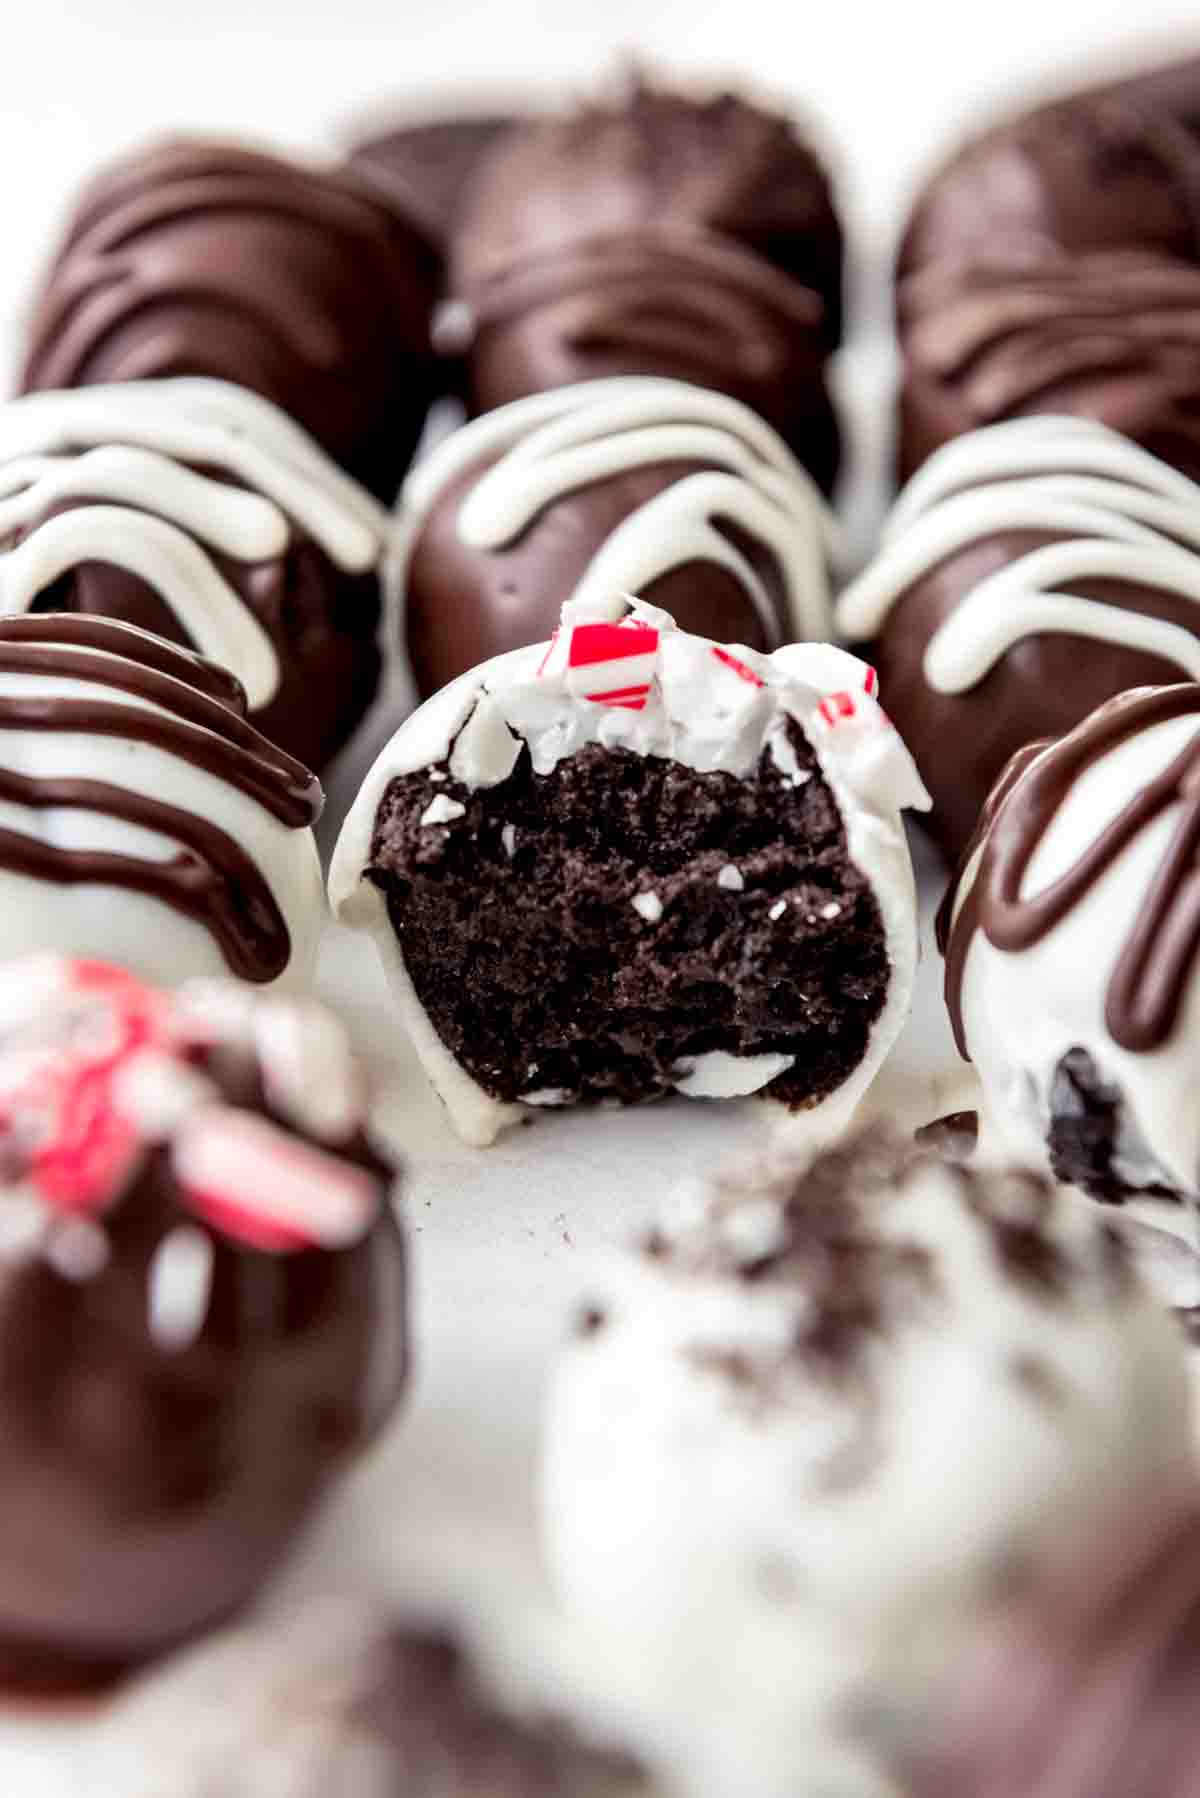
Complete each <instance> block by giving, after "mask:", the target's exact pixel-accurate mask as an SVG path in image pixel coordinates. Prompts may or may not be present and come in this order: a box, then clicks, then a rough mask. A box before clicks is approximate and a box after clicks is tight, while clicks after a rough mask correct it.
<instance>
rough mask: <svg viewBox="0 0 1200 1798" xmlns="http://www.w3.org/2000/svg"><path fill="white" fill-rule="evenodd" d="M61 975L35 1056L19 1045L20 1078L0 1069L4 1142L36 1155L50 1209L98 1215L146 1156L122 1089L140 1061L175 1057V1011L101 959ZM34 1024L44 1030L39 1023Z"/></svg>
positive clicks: (35, 1177) (31, 1175) (36, 1176)
mask: <svg viewBox="0 0 1200 1798" xmlns="http://www.w3.org/2000/svg"><path fill="white" fill-rule="evenodd" d="M62 974H63V978H62V980H61V982H60V983H58V984H57V995H58V996H57V997H56V998H53V999H52V1001H51V1003H50V1006H49V1008H48V1014H47V1018H46V1028H45V1030H44V1033H43V1034H42V1035H41V1036H40V1037H38V1038H35V1040H34V1042H33V1044H32V1052H31V1053H30V1054H29V1055H27V1056H22V1054H21V1053H20V1047H19V1045H15V1046H13V1048H12V1050H11V1052H10V1054H9V1056H8V1057H7V1058H6V1059H7V1063H8V1068H9V1069H10V1070H12V1077H11V1078H4V1077H3V1073H2V1072H0V1137H3V1136H8V1137H9V1138H10V1140H12V1141H13V1143H14V1145H15V1147H16V1148H17V1150H18V1153H20V1154H21V1155H23V1156H27V1157H28V1166H27V1170H26V1178H27V1179H28V1180H29V1182H30V1184H31V1185H32V1186H33V1187H34V1189H35V1190H36V1192H37V1193H38V1195H39V1197H40V1198H42V1199H43V1200H44V1202H45V1203H46V1204H48V1205H51V1206H53V1207H55V1208H56V1209H58V1210H62V1211H82V1212H90V1213H96V1212H100V1211H103V1210H105V1209H107V1207H108V1206H109V1205H110V1204H111V1203H112V1202H113V1200H114V1199H115V1198H116V1197H117V1195H118V1193H119V1192H120V1191H121V1189H122V1187H123V1186H124V1185H125V1183H126V1181H127V1179H128V1177H129V1175H130V1173H131V1171H132V1169H133V1167H134V1165H135V1164H136V1162H137V1160H138V1158H139V1155H140V1152H141V1135H140V1132H139V1130H138V1128H137V1126H136V1123H135V1122H134V1121H133V1120H132V1119H131V1118H130V1117H129V1116H128V1115H127V1114H126V1113H125V1112H124V1111H123V1109H122V1107H121V1106H120V1104H119V1103H118V1101H117V1098H116V1092H115V1088H116V1085H117V1082H118V1080H119V1078H120V1077H121V1075H122V1074H123V1073H124V1071H125V1070H126V1069H128V1068H129V1067H130V1066H132V1065H133V1063H135V1062H136V1061H137V1060H138V1059H139V1058H140V1057H142V1056H144V1055H147V1054H164V1053H165V1054H170V1053H171V1052H172V1048H171V1044H170V1039H169V1009H168V1004H167V1001H166V1000H165V999H164V997H163V995H162V994H160V993H157V992H155V991H154V989H153V988H151V987H147V986H144V985H143V984H142V983H141V982H140V981H138V980H135V979H134V978H133V977H132V976H131V975H129V974H127V973H125V972H124V971H123V970H122V969H119V968H110V967H108V966H106V965H105V964H104V963H102V962H86V961H78V962H65V963H63V965H62ZM72 995H77V1000H76V999H73V998H72ZM28 1022H29V1024H30V1026H31V1028H33V1029H35V1030H36V1028H37V1025H38V1020H37V1019H36V1018H35V1017H31V1018H30V1019H29V1020H28ZM56 1027H57V1028H56Z"/></svg>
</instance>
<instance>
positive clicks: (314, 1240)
mask: <svg viewBox="0 0 1200 1798" xmlns="http://www.w3.org/2000/svg"><path fill="white" fill-rule="evenodd" d="M171 1159H172V1166H173V1168H174V1171H175V1177H176V1179H177V1180H178V1182H179V1185H180V1188H181V1190H182V1192H183V1196H184V1200H185V1202H186V1203H187V1205H188V1207H189V1208H190V1209H191V1210H192V1211H193V1212H194V1213H195V1214H196V1216H197V1217H200V1218H202V1219H203V1220H204V1221H205V1222H206V1223H209V1224H212V1225H213V1226H215V1227H216V1228H217V1229H219V1230H220V1231H221V1232H222V1234H223V1235H225V1236H228V1237H231V1238H233V1239H234V1240H235V1241H239V1242H243V1243H245V1244H246V1245H247V1246H248V1247H250V1248H255V1249H262V1250H266V1251H268V1252H273V1253H287V1252H289V1251H292V1250H296V1249H307V1248H325V1249H336V1248H345V1247H347V1246H348V1245H349V1244H350V1243H353V1242H357V1241H358V1240H359V1239H360V1238H361V1237H362V1236H364V1235H365V1234H366V1232H367V1230H368V1229H369V1228H370V1227H371V1225H372V1223H373V1222H374V1221H375V1216H376V1213H377V1211H378V1208H379V1190H378V1187H377V1185H376V1182H375V1181H374V1180H373V1179H372V1178H371V1176H370V1175H369V1174H368V1173H366V1172H364V1170H363V1169H362V1168H359V1167H354V1166H352V1165H351V1164H349V1163H348V1162H345V1161H341V1160H339V1159H338V1158H337V1157H336V1156H333V1155H329V1154H326V1152H325V1151H324V1150H323V1149H318V1148H315V1147H314V1146H313V1145H312V1144H311V1143H305V1142H298V1141H296V1139H295V1138H293V1137H290V1136H287V1135H285V1133H284V1132H283V1131H282V1130H280V1129H279V1128H278V1127H277V1126H276V1125H275V1124H272V1123H271V1122H270V1121H269V1119H267V1118H261V1117H256V1116H254V1115H253V1114H252V1113H250V1112H245V1111H237V1110H234V1109H233V1108H232V1107H230V1106H225V1105H212V1106H207V1107H205V1109H204V1110H202V1111H200V1112H198V1113H197V1114H196V1115H195V1117H193V1118H191V1119H189V1121H188V1124H187V1125H186V1127H185V1128H184V1130H182V1131H181V1132H180V1134H179V1135H178V1136H177V1138H176V1140H175V1143H174V1146H173V1149H172V1157H171Z"/></svg>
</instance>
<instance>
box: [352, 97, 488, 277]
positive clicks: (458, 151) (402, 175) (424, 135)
mask: <svg viewBox="0 0 1200 1798" xmlns="http://www.w3.org/2000/svg"><path fill="white" fill-rule="evenodd" d="M515 123H516V120H515V119H514V118H512V117H511V116H509V115H507V114H503V113H483V114H479V115H476V116H471V117H466V118H448V119H436V120H431V121H429V122H427V123H425V124H421V125H405V126H400V127H398V128H396V129H394V130H391V131H384V132H381V133H379V134H378V135H372V136H370V137H366V138H363V139H362V141H361V142H359V143H356V144H355V145H354V147H353V148H352V150H351V151H350V155H349V159H348V160H349V162H350V166H351V167H352V168H353V169H354V170H355V171H356V172H357V173H358V174H359V175H361V176H362V178H363V179H364V181H369V182H370V183H371V185H372V186H373V187H374V188H375V189H376V191H377V192H378V193H380V194H381V195H382V196H383V197H384V198H385V199H386V200H387V201H388V203H389V205H391V206H394V207H395V208H396V209H397V210H398V211H399V212H400V213H401V214H402V215H403V216H405V217H408V218H415V219H416V220H417V221H418V223H419V224H420V226H421V228H422V230H423V231H424V232H425V233H426V235H427V236H429V237H430V238H432V239H433V241H434V242H435V243H438V244H444V243H445V242H446V239H447V236H448V234H449V233H450V232H451V231H452V230H453V228H454V227H455V225H456V223H457V221H458V216H459V212H460V210H461V207H462V202H463V198H464V196H465V194H466V191H467V189H468V188H469V186H470V184H471V181H472V179H473V178H474V176H475V173H476V170H477V169H478V167H479V165H480V163H481V162H482V161H483V159H484V157H485V156H488V155H490V154H492V153H493V152H494V150H495V149H496V147H497V146H498V145H499V143H500V141H501V140H502V138H503V137H504V136H505V134H506V133H507V132H508V131H509V130H511V128H512V127H513V125H514V124H515Z"/></svg>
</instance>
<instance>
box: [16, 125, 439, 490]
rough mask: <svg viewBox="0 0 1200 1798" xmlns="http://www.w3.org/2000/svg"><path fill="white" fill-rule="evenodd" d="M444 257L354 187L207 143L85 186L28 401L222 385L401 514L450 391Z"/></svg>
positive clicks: (148, 159)
mask: <svg viewBox="0 0 1200 1798" xmlns="http://www.w3.org/2000/svg"><path fill="white" fill-rule="evenodd" d="M439 266H440V265H439V257H438V255H437V252H436V250H435V249H434V247H433V246H432V245H431V244H430V243H428V242H427V241H426V238H425V236H424V235H423V233H421V232H420V231H419V230H418V228H417V227H416V226H415V225H414V224H412V223H406V222H405V221H404V220H402V219H401V218H400V217H399V216H398V215H397V214H396V213H395V212H394V211H393V210H392V209H391V208H389V207H386V206H384V205H382V204H381V203H380V202H379V201H378V200H377V199H376V198H375V196H374V195H373V194H372V193H371V192H370V190H369V189H368V188H366V187H364V186H363V184H362V183H361V182H359V181H357V180H356V179H355V178H354V177H353V176H352V175H351V174H349V173H347V172H331V171H325V170H321V169H317V168H308V167H304V166H301V165H300V164H296V163H289V162H286V161H284V160H282V159H281V158H278V157H274V156H268V155H263V154H260V153H257V152H254V151H249V150H244V149H241V148H239V147H237V146H235V145H230V144H223V143H210V142H205V141H203V140H197V141H189V140H180V141H170V142H166V143H162V144H157V145H153V146H151V147H150V148H148V149H144V150H140V151H138V152H136V153H135V154H133V155H131V156H129V157H127V158H125V159H124V160H123V161H121V162H118V163H116V164H115V165H114V166H113V167H111V168H110V169H108V170H107V171H106V172H105V173H104V174H102V175H101V176H99V177H98V178H97V180H95V181H94V182H93V183H92V184H91V186H90V187H88V188H87V189H86V190H85V192H84V194H83V196H82V198H81V199H80V201H79V203H78V204H77V206H76V209H75V213H74V215H73V217H72V218H71V220H70V223H69V224H68V227H67V230H66V233H65V235H64V237H63V240H62V242H61V243H60V245H59V247H58V250H57V252H56V253H55V256H54V259H53V261H52V263H51V265H50V268H49V269H48V271H47V273H46V276H45V279H44V281H43V285H42V289H41V293H40V295H39V297H38V301H37V306H36V309H35V312H34V316H33V321H32V327H31V333H30V338H29V344H28V350H27V353H26V358H25V364H24V368H23V371H22V374H21V387H22V390H31V389H34V388H54V387H79V386H90V385H95V384H96V383H98V382H110V381H134V380H145V379H147V378H155V377H159V376H164V375H213V376H217V377H219V378H221V379H223V380H227V381H232V382H235V383H236V384H237V385H239V386H241V387H247V388H249V389H250V390H251V391H252V392H254V393H258V394H261V395H262V396H263V397H264V398H266V399H269V400H272V401H273V402H274V403H275V404H276V405H277V406H280V407H281V408H282V409H283V410H284V411H285V412H287V413H289V414H290V415H291V416H292V417H293V418H295V419H296V420H297V421H298V422H299V423H300V424H302V425H303V426H304V427H305V429H306V430H307V431H309V433H310V434H311V435H312V436H313V437H315V438H316V440H317V442H318V443H319V444H321V446H322V447H323V448H324V449H325V450H326V451H327V452H328V453H329V454H330V455H331V456H332V457H333V458H334V460H335V461H337V462H339V463H340V464H341V465H342V466H343V467H344V468H345V469H347V470H348V471H349V472H350V473H351V474H353V475H355V476H356V477H357V478H358V479H359V480H360V481H362V482H363V483H364V484H365V485H366V486H367V487H369V488H370V489H371V491H372V492H374V493H376V494H377V495H378V496H379V497H380V498H381V499H384V500H390V499H391V498H392V497H393V495H394V494H395V491H396V488H397V487H398V485H399V483H400V479H401V476H402V475H403V473H404V470H405V469H406V467H407V466H408V463H409V460H410V458H411V456H412V451H413V449H414V447H415V445H416V442H417V439H418V437H419V436H420V433H421V429H422V426H423V424H424V421H425V415H426V412H427V411H428V408H429V404H430V401H431V400H432V398H433V397H434V396H435V394H436V392H437V389H438V377H437V373H436V363H435V361H434V358H433V355H432V351H431V347H430V339H429V324H430V317H431V314H432V310H433V306H434V304H435V302H436V299H437V292H438V284H439V280H440V273H439Z"/></svg>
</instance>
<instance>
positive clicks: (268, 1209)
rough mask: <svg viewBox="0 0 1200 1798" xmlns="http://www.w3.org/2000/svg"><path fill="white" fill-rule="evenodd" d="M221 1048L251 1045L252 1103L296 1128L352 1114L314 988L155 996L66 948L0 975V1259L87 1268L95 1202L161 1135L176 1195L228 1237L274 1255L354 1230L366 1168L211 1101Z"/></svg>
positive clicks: (98, 1217)
mask: <svg viewBox="0 0 1200 1798" xmlns="http://www.w3.org/2000/svg"><path fill="white" fill-rule="evenodd" d="M226 1045H228V1046H231V1047H237V1048H239V1049H242V1050H244V1051H245V1052H246V1053H248V1054H250V1055H252V1056H253V1058H254V1061H255V1063H256V1064H257V1067H258V1070H259V1077H260V1079H261V1082H262V1087H263V1091H264V1093H265V1095H266V1098H267V1103H268V1104H269V1105H270V1106H271V1107H272V1108H273V1109H274V1111H275V1112H276V1114H277V1115H278V1116H280V1117H282V1118H284V1119H285V1120H287V1122H288V1123H289V1124H293V1125H295V1126H296V1127H297V1128H298V1129H300V1130H302V1131H304V1132H305V1133H306V1134H307V1136H310V1137H316V1138H318V1139H319V1140H320V1141H322V1142H328V1143H337V1142H348V1141H350V1140H351V1139H352V1138H353V1137H354V1136H355V1134H356V1133H357V1132H359V1131H360V1130H361V1129H362V1128H363V1127H364V1125H365V1123H366V1121H367V1114H368V1096H367V1092H366V1088H365V1085H364V1083H363V1080H362V1075H361V1070H360V1069H359V1066H358V1063H357V1061H356V1059H355V1057H354V1056H353V1054H352V1053H351V1050H350V1046H349V1043H348V1041H347V1039H346V1037H345V1034H344V1032H343V1030H342V1027H341V1025H340V1024H339V1023H338V1022H337V1021H336V1020H335V1019H333V1018H332V1017H331V1016H329V1014H328V1013H326V1012H325V1011H324V1010H323V1008H321V1007H320V1006H318V1005H316V1004H315V1002H313V1001H309V1000H304V999H298V998H292V997H284V996H281V995H279V994H265V995H258V994H255V993H253V992H252V991H251V990H250V989H249V988H246V987H243V986H241V985H239V984H237V983H236V982H232V981H200V982H195V983H191V984H190V985H189V986H188V987H185V988H184V989H182V990H181V991H180V992H179V993H176V994H168V993H164V992H160V991H158V990H157V989H155V988H153V987H150V986H146V985H144V984H143V983H142V982H140V981H138V980H135V979H134V978H133V977H132V976H130V975H127V974H125V973H124V972H122V971H121V970H118V969H106V968H104V967H103V966H102V965H100V964H96V963H86V962H73V961H70V960H68V959H66V958H54V957H40V958H35V962H33V963H19V962H18V963H14V964H10V965H9V966H8V967H6V968H5V969H4V970H2V971H0V1148H2V1149H3V1156H4V1160H3V1165H4V1166H5V1168H6V1170H7V1186H6V1189H0V1257H2V1258H4V1259H9V1260H12V1259H22V1258H24V1257H25V1256H26V1255H27V1254H29V1253H39V1254H42V1255H44V1257H45V1259H46V1260H47V1261H48V1262H49V1264H50V1265H51V1266H53V1267H54V1268H56V1269H57V1271H59V1272H60V1273H61V1274H63V1276H64V1277H65V1278H68V1279H72V1280H85V1279H90V1278H92V1277H93V1276H94V1275H95V1274H96V1273H97V1272H99V1271H100V1269H101V1268H102V1267H103V1266H104V1264H105V1262H106V1260H107V1256H108V1241H107V1237H106V1234H105V1230H104V1227H103V1220H104V1217H105V1214H106V1213H107V1212H108V1211H109V1210H110V1209H111V1207H112V1206H113V1205H114V1204H116V1202H117V1201H118V1200H119V1199H120V1198H121V1196H122V1194H123V1193H124V1192H125V1191H126V1190H127V1189H128V1188H129V1187H130V1186H131V1185H132V1184H133V1182H134V1181H135V1180H136V1178H137V1176H138V1175H139V1173H140V1171H141V1169H142V1167H143V1166H144V1163H145V1158H146V1156H147V1155H148V1154H150V1153H152V1152H153V1151H154V1150H155V1149H156V1148H157V1147H158V1146H159V1145H161V1144H167V1143H170V1144H172V1148H173V1152H175V1153H178V1152H179V1151H180V1147H181V1145H183V1154H184V1159H185V1162H186V1165H187V1168H188V1169H189V1170H190V1171H189V1173H188V1178H187V1179H186V1180H181V1185H182V1186H183V1187H184V1188H185V1189H186V1190H185V1191H184V1192H183V1194H182V1203H183V1204H184V1205H185V1206H187V1205H191V1206H192V1208H193V1210H194V1211H195V1212H196V1214H197V1216H203V1217H204V1219H205V1221H207V1222H209V1223H210V1224H213V1225H214V1226H215V1227H216V1228H217V1229H219V1230H221V1231H223V1232H224V1233H225V1234H227V1235H229V1236H231V1237H233V1238H235V1239H236V1240H238V1241H239V1242H245V1243H250V1244H252V1245H254V1246H261V1247H263V1248H266V1249H270V1250H275V1251H278V1250H282V1249H284V1248H300V1247H311V1246H320V1247H341V1246H343V1245H344V1244H346V1243H347V1242H349V1241H352V1240H355V1239H357V1237H358V1236H361V1235H363V1234H364V1233H365V1232H366V1230H367V1229H368V1228H369V1227H370V1224H371V1222H372V1221H373V1219H374V1217H375V1215H376V1212H377V1209H378V1205H379V1203H380V1195H379V1191H378V1182H377V1181H376V1179H375V1178H374V1176H373V1175H371V1174H369V1173H367V1172H366V1171H364V1170H363V1169H361V1168H359V1167H358V1166H356V1165H354V1164H352V1163H348V1162H346V1161H345V1160H342V1159H340V1158H338V1157H337V1156H336V1155H334V1154H330V1153H327V1152H326V1151H325V1150H324V1149H323V1148H319V1147H317V1146H316V1145H315V1144H313V1143H311V1142H309V1141H307V1140H304V1139H303V1138H300V1139H297V1138H295V1137H293V1136H291V1135H290V1134H288V1132H287V1129H286V1128H285V1127H282V1126H280V1125H278V1124H275V1123H273V1122H271V1121H270V1119H268V1118H262V1117H260V1116H259V1115H258V1114H257V1113H254V1112H250V1111H243V1110H239V1109H236V1108H234V1107H232V1106H229V1105H226V1104H224V1103H223V1102H222V1094H221V1090H220V1086H219V1083H218V1081H217V1079H216V1078H215V1077H214V1076H213V1075H210V1074H209V1072H208V1071H207V1069H206V1065H205V1057H206V1055H207V1054H208V1053H209V1052H210V1051H211V1050H213V1049H217V1048H220V1047H223V1046H226ZM214 1114H218V1115H219V1119H220V1129H219V1135H220V1142H219V1145H217V1146H218V1147H219V1149H220V1153H219V1155H218V1154H217V1153H216V1151H215V1148H214V1143H213V1139H212V1136H211V1132H207V1131H206V1127H205V1120H211V1119H212V1117H213V1115H214ZM198 1132H199V1134H198ZM198 1144H199V1147H198V1146H197V1145H198ZM197 1156H199V1159H200V1164H201V1165H200V1172H201V1174H202V1175H203V1176H204V1177H203V1178H196V1177H195V1164H196V1160H197ZM210 1176H211V1177H210ZM210 1200H211V1203H210Z"/></svg>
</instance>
